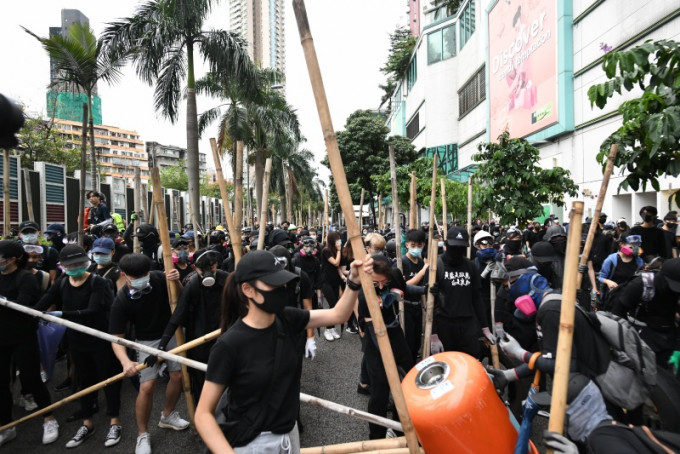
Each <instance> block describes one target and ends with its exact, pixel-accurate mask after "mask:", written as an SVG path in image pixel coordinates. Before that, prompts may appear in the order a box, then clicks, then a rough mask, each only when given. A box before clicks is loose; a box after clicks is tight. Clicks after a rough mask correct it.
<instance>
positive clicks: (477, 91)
mask: <svg viewBox="0 0 680 454" xmlns="http://www.w3.org/2000/svg"><path fill="white" fill-rule="evenodd" d="M484 74H485V67H484V66H482V67H481V68H480V70H479V71H477V72H476V73H475V74H474V75H473V76H472V77H471V78H470V79H469V80H468V81H467V82H466V83H465V85H463V88H461V89H460V91H459V92H458V118H463V117H464V116H465V115H467V114H468V113H469V112H470V111H471V110H472V109H474V108H475V107H477V106H478V105H479V103H481V102H482V101H484V99H486V81H485V78H484Z"/></svg>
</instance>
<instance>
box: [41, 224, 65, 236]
mask: <svg viewBox="0 0 680 454" xmlns="http://www.w3.org/2000/svg"><path fill="white" fill-rule="evenodd" d="M45 233H61V234H62V235H65V234H66V230H65V229H64V226H63V225H62V224H58V223H55V224H50V225H48V226H47V230H45Z"/></svg>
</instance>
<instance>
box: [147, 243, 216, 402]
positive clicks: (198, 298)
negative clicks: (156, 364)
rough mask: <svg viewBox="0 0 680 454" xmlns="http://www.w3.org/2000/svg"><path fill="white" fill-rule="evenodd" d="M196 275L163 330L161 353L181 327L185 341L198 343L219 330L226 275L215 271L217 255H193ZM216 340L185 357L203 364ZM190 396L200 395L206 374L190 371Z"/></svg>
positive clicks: (190, 280)
mask: <svg viewBox="0 0 680 454" xmlns="http://www.w3.org/2000/svg"><path fill="white" fill-rule="evenodd" d="M196 256H197V258H196V262H195V266H196V273H195V274H193V275H192V276H191V277H190V278H189V282H187V284H186V286H185V287H184V289H183V290H182V294H181V295H180V297H179V301H178V302H177V307H176V308H175V312H173V313H172V316H171V317H170V321H169V322H168V324H167V325H166V326H165V330H164V332H163V335H162V336H161V341H160V343H159V344H158V348H159V349H160V350H166V349H167V347H168V343H169V342H170V340H171V339H172V337H173V336H174V335H175V331H177V328H178V327H180V326H184V327H186V341H187V342H189V341H191V340H194V339H198V338H200V337H202V336H204V335H205V334H208V333H210V332H212V331H214V330H216V329H218V328H219V325H220V320H221V304H222V292H223V290H224V284H225V282H226V281H227V276H228V275H229V273H227V272H225V271H222V270H220V269H218V264H219V259H220V254H219V253H218V252H216V251H207V250H205V249H200V250H198V251H197V252H196ZM214 344H215V340H213V341H210V342H207V343H205V344H202V345H199V346H198V347H196V348H192V349H191V350H190V351H189V352H187V356H188V357H189V358H191V359H193V360H196V361H200V362H202V363H207V362H208V357H209V356H210V349H211V348H212V346H213V345H214ZM189 378H190V380H191V393H192V394H193V396H194V399H195V401H196V402H198V398H199V397H200V395H201V390H202V389H203V383H204V381H205V372H202V371H199V370H196V369H193V368H190V369H189Z"/></svg>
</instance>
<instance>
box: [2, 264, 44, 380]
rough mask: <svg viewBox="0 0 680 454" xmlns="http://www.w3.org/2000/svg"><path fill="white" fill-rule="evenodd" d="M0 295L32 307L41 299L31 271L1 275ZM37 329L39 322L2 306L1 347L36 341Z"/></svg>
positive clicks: (18, 271)
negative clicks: (27, 340) (30, 340)
mask: <svg viewBox="0 0 680 454" xmlns="http://www.w3.org/2000/svg"><path fill="white" fill-rule="evenodd" d="M0 295H2V296H3V297H5V298H7V299H8V300H10V301H12V302H14V303H17V304H21V305H22V306H27V307H32V306H33V305H34V304H35V303H36V301H38V298H40V288H39V287H38V282H37V281H36V280H35V277H34V276H33V275H32V274H31V273H30V271H27V270H24V269H17V270H15V271H14V272H12V273H10V274H2V273H0ZM37 327H38V322H37V320H36V319H35V318H33V317H31V316H30V315H26V314H22V313H21V312H17V311H15V310H14V309H9V308H6V307H4V306H0V345H14V344H17V343H22V342H25V340H26V339H28V338H33V339H35V330H36V328H37ZM2 373H6V371H3V372H2Z"/></svg>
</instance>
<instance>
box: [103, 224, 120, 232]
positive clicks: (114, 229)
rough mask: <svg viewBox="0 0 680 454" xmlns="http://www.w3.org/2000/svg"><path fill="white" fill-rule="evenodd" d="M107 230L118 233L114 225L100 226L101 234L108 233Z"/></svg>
mask: <svg viewBox="0 0 680 454" xmlns="http://www.w3.org/2000/svg"><path fill="white" fill-rule="evenodd" d="M109 230H112V231H114V232H117V231H118V227H116V226H115V225H114V224H104V225H103V226H102V232H108V231H109Z"/></svg>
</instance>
